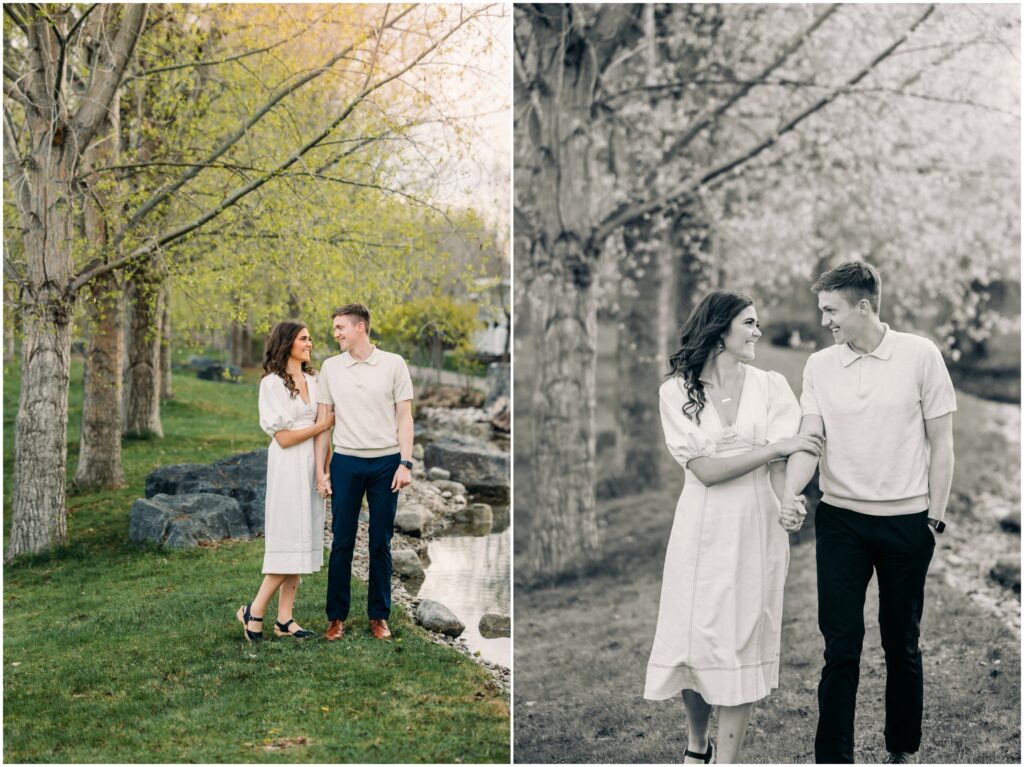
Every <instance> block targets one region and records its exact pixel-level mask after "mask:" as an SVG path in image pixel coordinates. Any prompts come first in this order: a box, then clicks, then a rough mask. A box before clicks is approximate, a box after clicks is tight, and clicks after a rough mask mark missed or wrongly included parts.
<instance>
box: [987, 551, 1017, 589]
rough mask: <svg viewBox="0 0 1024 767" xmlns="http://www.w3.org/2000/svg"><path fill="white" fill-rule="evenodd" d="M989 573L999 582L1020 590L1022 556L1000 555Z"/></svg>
mask: <svg viewBox="0 0 1024 767" xmlns="http://www.w3.org/2000/svg"><path fill="white" fill-rule="evenodd" d="M988 574H989V577H990V578H992V580H994V581H996V582H997V583H1001V584H1003V585H1004V586H1006V587H1007V588H1011V589H1013V590H1014V591H1016V592H1018V593H1019V592H1020V557H1019V556H1017V555H1016V554H1009V555H1007V556H1002V557H999V559H997V560H996V563H995V564H994V565H992V569H991V570H989V572H988Z"/></svg>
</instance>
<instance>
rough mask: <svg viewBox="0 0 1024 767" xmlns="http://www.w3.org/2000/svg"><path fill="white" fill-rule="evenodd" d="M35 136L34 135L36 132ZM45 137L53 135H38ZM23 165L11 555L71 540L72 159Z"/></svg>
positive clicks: (53, 155) (52, 157)
mask: <svg viewBox="0 0 1024 767" xmlns="http://www.w3.org/2000/svg"><path fill="white" fill-rule="evenodd" d="M33 138H35V137H33ZM38 140H40V141H48V137H47V136H45V135H43V136H40V137H39V139H38ZM37 158H38V161H39V163H38V164H34V165H33V166H31V167H27V168H26V169H25V173H26V176H27V178H28V181H27V183H28V187H27V189H26V190H25V194H26V195H27V198H28V199H27V207H28V211H27V213H28V215H22V217H21V219H22V227H23V228H22V231H23V236H24V242H25V250H26V253H28V254H32V256H31V257H30V258H28V259H26V260H27V273H26V284H25V285H24V286H23V289H22V303H21V320H22V327H23V333H24V340H23V341H22V354H21V358H22V367H21V395H20V399H19V402H18V416H17V419H16V422H15V423H16V425H15V437H14V495H13V499H12V503H11V536H10V545H9V547H8V550H7V557H8V558H11V557H15V556H18V555H21V554H26V553H33V552H40V551H45V550H47V549H50V548H52V547H54V546H59V545H62V544H64V543H66V542H67V535H68V531H67V513H66V510H65V507H64V504H65V498H66V491H67V488H66V476H65V472H66V466H67V428H68V384H69V380H70V370H71V315H72V311H73V309H74V299H73V298H72V297H71V296H69V295H68V292H67V290H66V286H67V285H68V283H69V282H70V280H71V277H72V259H71V242H72V239H71V238H72V190H71V184H70V177H71V170H72V161H71V159H70V158H69V157H68V155H67V153H66V151H65V150H64V148H63V147H52V150H51V151H50V152H39V153H38V155H37Z"/></svg>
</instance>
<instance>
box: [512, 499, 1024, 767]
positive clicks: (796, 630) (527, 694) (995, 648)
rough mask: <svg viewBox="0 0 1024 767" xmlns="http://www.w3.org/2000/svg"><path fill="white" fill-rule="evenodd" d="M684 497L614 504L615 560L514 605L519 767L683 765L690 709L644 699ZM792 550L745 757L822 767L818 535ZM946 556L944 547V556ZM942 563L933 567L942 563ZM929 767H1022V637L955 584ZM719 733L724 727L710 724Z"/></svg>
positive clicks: (873, 656)
mask: <svg viewBox="0 0 1024 767" xmlns="http://www.w3.org/2000/svg"><path fill="white" fill-rule="evenodd" d="M674 508H675V495H674V493H657V494H648V495H641V496H633V497H629V498H620V499H617V500H614V501H609V502H605V503H603V504H602V506H601V508H600V509H599V518H600V519H601V521H602V527H603V529H602V538H603V541H604V545H605V556H604V558H603V559H602V561H601V562H599V563H597V564H596V565H594V566H592V567H591V568H590V570H589V572H588V573H586V574H585V575H584V576H582V577H579V578H575V579H573V580H567V581H564V582H562V583H560V584H557V585H555V586H549V587H544V588H536V589H526V588H521V587H520V586H519V585H518V584H517V588H516V594H515V665H514V669H515V672H514V683H513V684H514V689H513V711H514V714H513V722H514V744H515V745H514V749H515V750H514V759H515V761H516V762H517V763H556V762H579V763H600V762H605V763H638V762H643V763H673V762H675V763H678V762H681V761H682V754H683V751H684V749H685V746H686V733H685V718H684V716H683V710H682V704H681V703H679V702H674V701H662V702H653V701H646V700H643V698H642V693H643V684H644V673H645V667H646V663H647V657H648V654H649V652H650V649H651V643H652V641H653V637H654V627H655V622H656V619H657V607H658V597H659V593H660V587H661V572H662V566H663V563H664V550H665V545H666V543H667V540H668V533H669V529H670V527H671V521H672V510H673V509H674ZM804 539H805V542H804V543H801V544H799V545H796V546H794V547H793V549H792V559H791V564H790V573H789V579H788V581H787V585H786V598H785V610H784V620H783V636H782V668H781V671H780V680H779V682H780V687H779V689H777V690H775V691H774V692H773V693H772V694H771V695H770V696H769V697H768V698H767V699H766V700H765V701H763V702H762V703H759V704H758V705H757V706H756V707H755V709H754V714H753V717H752V719H751V724H750V729H749V731H748V734H747V740H746V744H745V747H744V750H743V752H742V753H741V759H742V760H743V761H744V762H748V763H804V762H813V761H814V754H813V740H814V728H815V725H816V721H817V699H816V693H815V691H816V687H817V681H818V677H819V674H820V670H821V663H822V660H821V654H822V649H823V644H822V640H821V637H820V634H819V633H818V629H817V606H816V592H815V575H814V568H815V559H814V544H813V536H808V535H805V536H804ZM945 555H946V553H945V552H944V551H943V550H942V549H941V548H938V549H937V550H936V555H935V556H936V558H937V559H938V558H941V557H943V556H945ZM933 564H934V562H933ZM926 593H927V596H926V606H925V614H924V619H923V622H922V640H921V646H922V650H923V653H924V664H925V714H924V740H923V743H922V747H921V751H920V752H919V754H918V759H919V762H921V763H945V764H968V763H1012V764H1019V763H1020V757H1021V751H1020V724H1021V722H1020V699H1021V698H1020V694H1021V693H1020V640H1019V638H1018V636H1017V635H1016V634H1015V632H1014V630H1013V629H1012V628H1011V627H1008V626H1007V625H1006V623H1005V621H1003V620H1000V618H999V617H998V616H997V615H994V614H993V613H992V612H991V611H987V610H985V609H984V608H983V606H980V605H979V604H977V603H976V602H975V601H974V600H972V599H970V598H969V597H968V596H966V595H965V594H964V593H963V591H962V590H961V589H958V588H956V586H955V585H953V584H951V583H950V582H949V581H948V580H947V579H945V578H943V577H930V578H929V581H928V586H927V592H926ZM877 610H878V601H877V594H876V593H875V584H874V581H872V584H871V586H870V587H869V590H868V601H867V606H866V608H865V615H866V620H865V623H866V636H865V640H864V651H863V656H862V660H861V683H860V691H859V696H858V711H857V749H856V759H857V761H858V762H879V761H880V760H881V759H882V758H883V757H884V756H885V747H884V739H883V734H882V727H883V706H882V701H883V695H884V682H885V673H884V661H883V656H882V649H881V644H880V640H879V635H878V622H877ZM712 726H713V727H714V726H715V725H714V722H713V723H712Z"/></svg>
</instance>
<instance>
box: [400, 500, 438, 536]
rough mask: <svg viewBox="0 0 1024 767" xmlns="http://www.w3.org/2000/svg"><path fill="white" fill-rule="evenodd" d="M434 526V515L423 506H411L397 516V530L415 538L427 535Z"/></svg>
mask: <svg viewBox="0 0 1024 767" xmlns="http://www.w3.org/2000/svg"><path fill="white" fill-rule="evenodd" d="M433 524H434V517H433V515H432V514H431V513H430V512H429V511H427V510H426V509H424V508H423V507H422V506H416V505H413V504H409V505H407V506H406V507H405V508H403V509H399V511H398V512H397V513H396V514H395V530H397V531H398V532H400V533H405V534H406V535H411V536H413V537H415V538H422V537H423V536H425V535H427V534H428V533H429V532H430V529H431V528H432V527H433Z"/></svg>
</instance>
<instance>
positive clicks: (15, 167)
mask: <svg viewBox="0 0 1024 767" xmlns="http://www.w3.org/2000/svg"><path fill="white" fill-rule="evenodd" d="M17 138H18V137H17V133H15V130H14V123H13V122H11V119H10V113H9V112H8V111H7V110H6V109H5V110H4V178H5V179H6V180H7V183H8V184H10V186H11V191H13V192H14V195H15V198H16V200H17V204H18V210H19V212H21V214H22V215H25V212H26V211H28V210H30V209H31V200H30V194H29V193H30V191H31V190H30V189H29V185H28V177H27V176H26V175H25V170H24V167H23V164H22V161H21V152H20V150H19V149H18V140H17Z"/></svg>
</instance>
